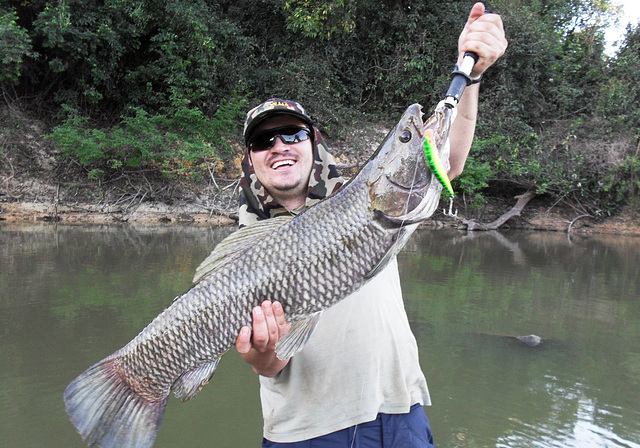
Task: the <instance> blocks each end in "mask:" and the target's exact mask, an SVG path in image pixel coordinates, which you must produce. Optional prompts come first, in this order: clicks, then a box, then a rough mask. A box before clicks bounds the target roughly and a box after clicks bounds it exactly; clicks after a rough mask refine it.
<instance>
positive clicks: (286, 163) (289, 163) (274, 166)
mask: <svg viewBox="0 0 640 448" xmlns="http://www.w3.org/2000/svg"><path fill="white" fill-rule="evenodd" d="M295 163H296V162H295V160H291V159H287V160H278V161H277V162H275V163H273V164H272V165H271V169H274V170H277V169H278V168H281V167H283V166H293V165H294V164H295Z"/></svg>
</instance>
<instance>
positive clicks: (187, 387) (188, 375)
mask: <svg viewBox="0 0 640 448" xmlns="http://www.w3.org/2000/svg"><path fill="white" fill-rule="evenodd" d="M220 359H221V358H218V359H216V360H215V361H213V362H211V363H209V364H205V365H203V366H200V367H198V368H197V369H193V370H189V371H188V372H185V373H183V374H182V375H181V376H180V378H178V379H177V380H176V382H175V383H173V386H171V390H172V391H173V394H174V395H175V396H176V398H177V399H179V400H182V401H187V400H191V399H192V398H193V397H195V396H196V395H197V394H198V392H200V389H202V388H203V387H204V386H205V385H206V384H207V383H208V382H209V380H210V379H211V377H212V376H213V374H214V373H215V371H216V368H217V367H218V363H219V362H220Z"/></svg>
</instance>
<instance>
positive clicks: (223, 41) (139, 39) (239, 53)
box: [0, 0, 640, 212]
mask: <svg viewBox="0 0 640 448" xmlns="http://www.w3.org/2000/svg"><path fill="white" fill-rule="evenodd" d="M472 4H473V2H471V1H460V0H451V1H444V2H405V1H401V0H394V1H382V0H364V1H362V0H361V1H358V2H355V1H353V0H334V1H327V0H304V1H303V0H287V1H285V0H234V1H231V0H209V1H204V0H189V1H187V0H168V1H165V0H163V1H160V0H140V1H133V0H104V1H101V2H95V1H86V0H55V1H53V0H52V1H49V2H47V1H44V0H30V1H28V2H23V1H16V0H11V1H6V0H3V1H2V2H1V3H0V37H1V40H0V54H2V64H1V65H0V87H1V88H2V93H3V95H4V97H5V99H6V100H7V101H14V100H16V99H20V100H21V101H23V102H27V103H29V104H31V109H32V110H33V111H34V113H40V114H41V116H45V117H47V118H48V119H49V120H50V125H51V127H52V132H51V134H50V135H51V137H52V139H53V141H55V143H56V145H58V147H59V148H60V149H61V150H62V152H63V153H64V154H65V155H66V156H68V157H72V158H74V159H75V160H77V161H78V162H79V163H81V164H83V165H84V166H86V167H87V170H88V171H89V173H90V175H91V176H92V177H99V176H108V175H109V174H110V173H113V172H117V171H118V170H121V169H124V168H141V167H143V168H147V169H156V170H159V171H162V172H164V173H165V174H169V175H177V174H184V175H192V174H197V172H198V170H202V169H204V167H206V166H208V165H207V164H211V163H215V161H216V160H218V159H220V158H224V157H225V151H226V150H227V149H226V148H227V147H228V146H227V145H228V144H227V142H228V141H229V140H230V139H237V138H238V137H239V135H240V133H241V126H242V116H243V112H244V110H245V109H246V108H248V107H249V106H250V105H252V104H255V103H257V102H258V101H259V100H262V99H264V98H266V97H271V96H283V97H289V98H294V99H297V100H298V101H301V102H302V103H303V104H305V105H306V106H307V109H308V110H309V111H310V112H311V113H312V115H313V116H314V118H316V119H317V120H318V121H319V122H320V123H322V124H324V125H326V126H327V127H329V128H330V129H331V130H336V129H340V127H341V126H345V125H346V124H347V123H351V122H353V120H354V119H356V118H357V116H358V115H361V114H365V115H367V118H374V117H377V118H387V117H389V116H396V115H397V114H398V112H399V111H400V110H402V109H403V108H404V107H406V105H407V104H408V103H411V102H416V101H418V102H421V103H422V104H424V105H425V106H427V107H432V106H433V105H434V104H436V103H437V102H438V100H439V99H440V98H441V97H442V95H443V93H444V92H445V91H446V87H447V83H448V74H449V72H450V71H451V68H452V66H453V64H454V62H455V59H456V47H457V38H458V35H459V33H460V31H461V30H462V28H463V26H464V23H465V21H466V18H467V15H468V12H469V10H470V8H471V5H472ZM488 6H489V7H491V8H493V9H495V10H496V11H498V12H500V13H501V15H502V17H503V20H504V22H505V27H506V32H507V36H508V39H509V42H510V46H509V49H508V52H507V55H505V57H504V58H503V59H501V61H500V62H499V63H498V64H497V65H496V66H495V67H493V68H492V69H491V71H490V72H489V73H487V76H486V77H485V80H484V81H483V85H482V104H481V114H480V122H479V125H478V133H477V139H476V143H475V147H474V149H473V151H472V155H473V156H472V159H471V160H470V161H469V163H468V168H467V170H466V171H465V173H464V174H463V175H462V176H461V177H460V178H459V180H458V185H457V188H458V189H461V190H462V191H463V192H466V193H467V197H468V199H469V198H475V201H476V203H477V204H481V203H482V202H481V201H482V191H483V188H484V186H485V185H487V184H490V182H491V181H492V180H493V179H496V178H499V179H501V180H507V181H508V182H510V183H511V184H512V185H516V186H518V188H536V189H537V191H539V192H541V193H549V194H552V195H554V196H555V197H557V198H558V199H560V198H573V200H574V201H578V202H581V203H582V204H583V205H585V206H586V207H587V208H589V211H590V212H594V211H596V210H599V209H602V208H614V207H617V206H619V205H620V204H621V203H624V202H625V198H628V197H629V195H633V197H635V198H637V194H638V193H637V191H638V183H637V182H638V181H637V180H636V179H637V178H638V177H639V176H638V174H637V170H638V154H637V151H636V147H635V145H636V144H637V138H638V135H640V112H638V111H639V110H640V107H639V105H640V104H639V103H640V94H639V93H638V91H637V89H636V88H635V85H636V80H637V79H638V75H639V74H640V73H638V72H640V61H639V60H638V59H639V54H640V48H639V40H640V38H639V34H638V28H637V27H635V26H632V27H630V28H629V29H628V33H627V36H626V38H625V40H624V43H623V45H622V47H621V49H620V51H619V53H618V54H617V56H616V57H615V58H609V57H608V56H607V55H606V54H605V53H604V49H605V48H604V39H603V32H604V29H605V27H606V25H607V20H609V18H610V16H611V14H612V12H611V10H610V7H609V3H608V1H607V0H569V1H567V0H546V1H540V0H533V1H530V0H509V1H507V0H495V1H493V2H490V4H488ZM594 141H596V142H600V143H602V144H600V145H597V144H587V143H589V142H594ZM618 143H619V144H618Z"/></svg>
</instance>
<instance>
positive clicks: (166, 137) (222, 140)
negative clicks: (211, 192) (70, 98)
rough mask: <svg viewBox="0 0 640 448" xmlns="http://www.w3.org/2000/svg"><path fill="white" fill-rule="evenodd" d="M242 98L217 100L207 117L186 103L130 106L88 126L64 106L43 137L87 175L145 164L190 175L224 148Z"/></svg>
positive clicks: (166, 171) (237, 119)
mask: <svg viewBox="0 0 640 448" xmlns="http://www.w3.org/2000/svg"><path fill="white" fill-rule="evenodd" d="M245 101H246V100H245V99H244V98H243V99H237V98H236V99H234V101H228V102H223V103H222V105H221V106H220V107H219V108H218V110H217V111H216V113H215V115H214V117H213V118H208V117H206V116H205V115H204V114H203V113H202V111H200V110H199V109H198V108H194V107H189V104H188V102H178V103H177V104H176V106H174V107H171V108H167V110H166V113H161V114H155V115H150V114H148V113H147V112H146V111H145V110H144V109H142V108H132V109H131V111H130V113H129V114H128V115H125V116H123V117H121V120H120V122H119V123H118V125H116V126H113V127H111V128H107V129H104V128H100V129H98V128H94V127H91V126H89V118H88V117H85V116H80V115H79V114H78V111H77V110H75V109H72V108H70V107H69V106H65V107H64V108H65V110H66V112H67V114H68V117H67V119H66V120H65V121H64V122H63V123H62V124H60V125H58V126H56V127H55V128H54V129H53V132H52V133H51V134H50V135H49V137H50V138H51V139H52V141H53V142H54V144H55V145H56V146H57V147H58V148H59V149H60V150H61V151H62V152H63V153H64V154H65V155H66V156H68V157H72V158H75V159H76V160H77V161H78V162H79V163H80V164H81V165H83V166H86V167H87V169H88V170H89V178H98V177H101V176H102V175H104V174H105V171H106V170H112V171H119V170H121V169H126V168H147V167H154V168H157V169H159V170H160V171H161V172H162V173H164V174H165V175H167V176H194V175H199V174H200V173H201V172H203V171H204V170H205V169H206V167H207V163H214V162H216V161H217V160H219V159H220V158H221V157H223V156H224V155H225V154H226V153H228V152H229V143H228V135H229V134H230V133H232V132H233V131H232V130H233V129H234V125H232V123H233V124H235V123H237V122H238V121H239V120H240V115H241V109H243V107H244V104H245Z"/></svg>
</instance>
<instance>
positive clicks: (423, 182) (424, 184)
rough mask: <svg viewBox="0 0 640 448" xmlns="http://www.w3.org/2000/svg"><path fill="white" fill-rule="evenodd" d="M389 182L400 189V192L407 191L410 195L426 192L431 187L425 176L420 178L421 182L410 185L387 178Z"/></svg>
mask: <svg viewBox="0 0 640 448" xmlns="http://www.w3.org/2000/svg"><path fill="white" fill-rule="evenodd" d="M387 180H388V181H389V183H390V184H391V185H393V186H394V187H396V188H398V189H399V190H402V191H406V192H408V193H412V192H415V191H419V190H424V189H426V188H427V187H428V186H429V181H428V179H427V178H425V177H424V176H420V179H419V182H417V183H412V184H409V185H404V184H401V183H400V182H397V181H395V180H394V179H393V178H392V177H391V176H387Z"/></svg>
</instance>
